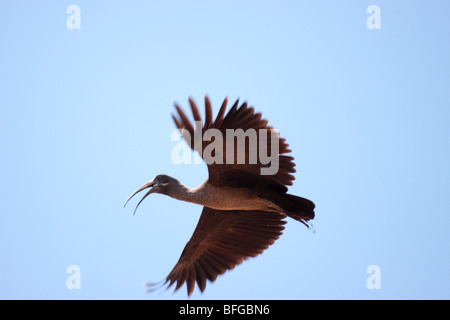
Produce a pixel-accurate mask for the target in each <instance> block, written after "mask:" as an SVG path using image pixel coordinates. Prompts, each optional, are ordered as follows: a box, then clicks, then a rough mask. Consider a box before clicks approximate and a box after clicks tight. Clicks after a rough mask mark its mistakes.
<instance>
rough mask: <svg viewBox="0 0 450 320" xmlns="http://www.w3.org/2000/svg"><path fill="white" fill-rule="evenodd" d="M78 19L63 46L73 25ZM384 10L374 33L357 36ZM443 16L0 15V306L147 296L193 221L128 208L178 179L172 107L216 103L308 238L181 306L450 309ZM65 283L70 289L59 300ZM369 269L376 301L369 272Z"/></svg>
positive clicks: (239, 5)
mask: <svg viewBox="0 0 450 320" xmlns="http://www.w3.org/2000/svg"><path fill="white" fill-rule="evenodd" d="M70 5H77V6H79V8H80V10H81V16H80V18H81V19H80V21H81V29H74V30H70V29H68V28H67V25H66V20H67V19H68V17H69V16H70V14H67V13H66V9H67V7H68V6H70ZM370 5H378V6H379V8H380V13H381V29H378V30H377V29H374V30H371V29H368V28H367V26H366V20H367V19H368V18H369V16H370V14H368V13H366V9H367V7H369V6H370ZM449 12H450V3H449V2H448V1H444V0H442V1H380V0H373V1H308V2H306V1H276V2H275V1H270V2H269V1H245V2H242V1H227V2H222V3H218V2H211V1H115V2H108V1H40V2H37V1H33V2H31V1H27V2H26V1H10V0H4V1H1V2H0V43H1V50H0V146H1V150H2V157H1V158H0V181H1V184H0V257H1V258H0V298H2V299H5V298H26V299H34V298H39V299H51V298H56V299H97V298H106V299H184V298H186V291H185V288H183V289H182V290H180V291H178V292H177V293H175V294H172V290H170V291H166V292H162V293H153V294H146V293H144V287H143V282H144V281H148V282H155V281H159V280H161V279H163V278H165V276H167V274H168V273H169V272H170V270H171V269H172V267H173V266H174V265H175V263H176V262H177V260H178V258H179V256H180V254H181V251H182V249H183V248H184V245H185V244H186V242H187V241H188V239H189V237H190V236H191V234H192V232H193V230H194V228H195V225H196V223H197V221H198V218H199V216H200V212H201V208H200V207H199V206H197V205H194V204H188V203H184V202H179V201H176V200H174V199H170V198H168V197H165V196H162V195H151V196H150V197H148V198H147V199H146V200H145V201H144V202H143V203H142V205H141V206H140V208H139V210H138V212H137V214H136V215H135V216H133V215H132V212H133V208H134V205H135V203H136V201H135V202H133V203H131V205H130V207H127V208H125V209H124V208H123V203H124V201H125V200H126V199H127V197H128V196H129V195H130V194H131V193H132V192H133V191H134V190H135V189H136V188H138V187H140V186H141V185H142V184H144V183H145V182H147V181H148V180H150V179H151V178H153V177H154V176H155V175H156V174H159V173H165V174H169V175H172V176H174V177H176V178H177V179H178V180H180V181H181V182H183V183H184V184H186V185H188V186H190V187H194V186H196V185H198V184H200V183H201V182H202V181H203V180H205V179H206V178H207V170H206V166H205V165H194V164H192V165H176V164H174V163H173V162H172V161H171V158H170V156H171V150H172V148H173V147H174V146H175V145H176V142H173V141H171V140H170V137H171V133H172V131H173V129H174V126H173V122H172V120H171V118H170V114H171V113H172V112H173V110H174V109H173V102H174V101H177V102H179V103H180V104H181V105H183V106H184V107H185V108H187V98H188V97H189V96H192V97H193V98H194V99H196V101H197V102H199V103H201V104H202V102H203V97H204V95H205V94H209V96H210V97H211V100H212V102H213V108H214V112H217V110H218V108H219V107H220V103H221V102H222V99H223V98H224V97H225V96H228V97H229V98H230V100H234V99H236V98H238V97H239V98H241V100H242V101H243V100H247V101H248V102H249V103H250V104H251V105H253V106H255V108H256V109H257V110H258V111H260V112H262V114H263V116H264V118H266V119H269V120H270V124H271V125H273V126H274V127H276V128H277V129H279V130H280V134H281V136H283V137H285V138H286V139H287V142H288V143H289V144H290V146H291V149H292V155H293V156H294V157H295V159H296V160H295V162H296V165H297V166H296V169H297V173H296V174H295V176H296V180H295V183H294V185H293V186H292V187H291V188H290V190H289V192H290V193H293V194H296V195H301V196H303V197H306V198H309V199H311V200H313V201H314V202H315V203H316V219H315V220H314V221H313V224H314V229H315V233H312V232H311V231H309V230H307V229H306V228H305V227H304V226H303V225H301V224H300V223H298V222H295V221H293V220H290V221H289V223H288V224H287V225H286V229H285V232H284V235H283V236H282V237H281V238H280V239H279V240H278V241H277V242H275V244H274V245H272V246H271V247H270V248H269V249H268V250H267V251H265V252H264V253H263V254H262V255H261V256H259V257H258V258H256V259H251V260H248V261H246V262H245V263H243V264H242V265H240V266H238V267H236V268H235V269H234V270H233V271H231V272H228V273H226V274H225V275H224V276H221V277H219V278H218V279H217V281H216V282H215V283H214V284H208V285H207V288H206V291H205V292H204V293H203V294H199V292H198V291H197V290H196V291H195V292H194V294H193V295H192V298H194V299H409V298H411V299H431V298H438V299H448V298H450V286H449V284H450V273H449V269H450V250H449V249H450V248H449V243H450V238H449V232H448V231H449V227H448V226H449V224H450V217H449V213H450V188H449V181H450V170H449V169H450V166H449V163H450V151H449V141H450V129H449V120H450V94H449V87H450V67H449V57H450V41H449V40H450V22H449V21H450V20H449V19H448V13H449ZM70 265H76V266H78V267H79V269H80V272H81V275H80V280H81V288H80V289H79V290H78V289H74V290H69V289H68V288H67V286H66V281H67V279H68V277H69V274H67V273H66V269H67V267H68V266H70ZM371 265H376V266H378V267H379V269H380V278H379V279H380V280H381V288H380V289H372V290H370V289H368V287H367V279H368V277H369V276H370V274H368V273H367V272H366V270H367V268H368V267H369V266H371Z"/></svg>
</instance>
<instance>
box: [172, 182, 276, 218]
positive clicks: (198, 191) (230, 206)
mask: <svg viewBox="0 0 450 320" xmlns="http://www.w3.org/2000/svg"><path fill="white" fill-rule="evenodd" d="M175 184H176V187H175V188H173V189H171V191H169V192H168V193H167V195H168V196H170V197H172V198H174V199H177V200H182V201H186V202H191V203H196V204H199V205H202V206H205V207H208V208H211V209H217V210H262V211H275V212H280V210H281V209H280V208H279V207H278V206H277V205H275V204H273V203H270V201H267V200H264V199H262V198H260V197H259V196H258V189H248V188H234V187H220V188H219V187H215V186H213V185H212V184H210V183H208V180H206V181H204V182H203V183H202V184H200V185H199V186H197V187H196V188H189V187H186V186H185V185H183V184H182V183H180V182H179V181H176V182H175Z"/></svg>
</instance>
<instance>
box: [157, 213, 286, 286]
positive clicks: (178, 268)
mask: <svg viewBox="0 0 450 320" xmlns="http://www.w3.org/2000/svg"><path fill="white" fill-rule="evenodd" d="M283 218H284V216H283V215H281V214H279V213H273V212H263V211H221V210H215V209H211V208H208V207H203V212H202V215H201V216H200V220H199V221H198V224H197V228H196V229H195V231H194V234H193V235H192V237H191V239H190V240H189V242H188V243H187V244H186V247H185V248H184V250H183V253H182V254H181V257H180V259H179V260H178V262H177V264H176V265H175V267H174V268H173V270H172V271H171V272H170V274H169V275H168V276H167V278H166V282H165V283H166V284H167V283H168V287H170V286H172V285H173V284H174V283H175V282H176V283H177V285H176V288H175V290H178V289H179V288H180V287H181V286H182V285H183V284H184V283H186V285H187V292H188V295H190V294H191V293H192V291H193V290H194V286H195V282H197V284H198V287H199V288H200V291H202V292H203V290H205V286H206V280H209V281H211V282H213V281H215V280H216V278H217V276H218V275H221V274H223V273H224V272H225V271H227V270H230V269H233V268H234V266H235V265H238V264H240V263H242V262H243V261H244V260H245V259H246V258H248V257H256V256H257V255H259V254H260V253H262V252H263V251H264V250H265V249H267V248H268V247H269V246H270V245H271V244H272V243H273V242H274V241H275V240H276V239H278V237H279V236H280V235H281V233H282V230H283V229H284V226H283V225H284V224H285V223H286V221H284V220H283Z"/></svg>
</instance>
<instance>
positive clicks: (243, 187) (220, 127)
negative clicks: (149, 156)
mask: <svg viewBox="0 0 450 320" xmlns="http://www.w3.org/2000/svg"><path fill="white" fill-rule="evenodd" d="M227 102H228V99H227V98H225V100H224V101H223V103H222V106H221V108H220V110H219V112H218V115H217V117H216V119H215V120H214V121H213V118H212V107H211V102H210V100H209V98H208V96H206V97H205V120H204V121H203V120H202V118H201V116H200V112H199V110H198V108H197V105H196V103H195V102H194V101H193V100H192V99H191V98H189V104H190V106H191V110H192V114H193V117H194V121H196V122H197V123H199V122H198V121H201V125H200V126H196V125H195V124H193V123H192V122H191V121H190V120H189V119H188V117H187V116H186V114H185V113H184V112H183V110H182V109H181V108H180V107H179V106H178V105H177V104H175V108H176V111H177V113H178V115H177V116H175V115H173V116H172V118H173V120H174V122H175V125H176V127H177V128H178V129H179V130H180V132H181V133H182V134H183V130H186V131H184V134H183V137H184V139H185V141H186V143H187V144H188V145H189V146H190V147H191V148H192V149H194V148H195V147H197V150H196V151H199V152H201V155H204V152H205V150H206V151H208V146H210V145H211V143H213V142H215V140H214V139H211V141H209V140H208V139H205V140H206V141H205V140H203V139H200V140H195V137H196V136H197V137H198V136H199V135H198V134H199V133H200V132H201V137H203V134H204V133H205V132H207V130H208V129H215V130H217V131H216V132H220V133H221V134H222V136H223V137H225V136H226V133H227V129H235V130H236V129H243V131H246V130H249V129H255V130H256V132H257V135H256V140H257V144H256V146H257V147H256V150H255V149H252V150H250V149H249V148H250V147H249V144H250V143H246V144H245V146H244V148H245V150H244V152H245V161H244V163H242V159H241V163H240V162H239V159H238V154H239V152H242V149H240V150H238V148H237V146H233V144H232V145H231V147H233V148H234V149H233V150H234V159H233V160H234V161H227V159H226V154H227V150H228V151H229V150H232V149H228V148H229V147H230V146H229V145H227V144H230V143H231V142H230V141H227V140H225V142H224V144H223V145H222V146H221V147H220V148H215V149H214V151H213V152H212V153H211V155H212V156H215V157H217V158H216V159H222V161H216V162H215V163H208V160H207V161H206V162H207V166H208V173H209V178H208V180H206V181H205V182H203V183H202V184H201V185H199V186H198V187H196V188H193V189H191V188H188V187H186V186H184V185H183V184H181V183H180V182H179V181H178V180H176V179H174V178H172V177H169V176H167V175H158V176H156V177H155V178H154V179H153V180H151V181H150V182H148V183H146V184H145V185H143V186H142V187H141V188H139V189H138V190H137V191H136V192H135V193H133V194H132V195H131V196H130V197H129V198H128V200H130V199H131V198H132V197H133V196H134V195H135V194H136V193H138V192H141V191H142V190H144V189H147V188H151V189H150V191H148V192H147V194H145V196H144V197H143V198H142V199H141V200H140V201H139V203H138V205H137V206H136V209H137V207H138V206H139V204H140V203H141V202H142V201H143V200H144V199H145V198H146V197H147V196H148V195H149V194H151V193H161V194H165V195H168V196H170V197H172V198H175V199H178V200H183V201H187V202H192V203H197V204H200V205H203V211H202V214H201V216H200V220H199V221H198V224H197V227H196V229H195V231H194V233H193V235H192V237H191V239H190V240H189V241H188V243H187V244H186V247H185V248H184V250H183V252H182V254H181V257H180V259H179V260H178V262H177V264H176V265H175V267H174V268H173V270H172V271H171V272H170V273H169V275H168V276H167V277H166V281H165V283H166V284H168V286H169V287H170V286H172V285H173V284H174V283H175V282H176V287H175V290H178V289H179V288H180V287H181V286H182V285H183V284H184V283H186V285H187V292H188V295H190V294H191V293H192V292H193V290H194V287H195V283H196V282H197V285H198V287H199V289H200V291H202V292H203V291H204V290H205V287H206V280H209V281H210V282H213V281H215V280H216V278H217V276H218V275H221V274H223V273H224V272H225V271H227V270H230V269H233V268H234V267H235V266H236V265H238V264H240V263H242V261H244V260H245V259H247V258H249V257H256V256H257V255H258V254H260V253H262V252H263V251H264V250H265V249H267V248H268V247H269V246H270V245H271V244H272V243H273V242H274V241H275V240H276V239H278V237H279V236H280V235H281V233H282V230H283V229H284V224H285V223H286V221H284V220H283V219H284V218H285V217H286V216H289V217H291V218H293V219H295V220H297V221H300V222H302V223H304V224H305V225H306V222H307V221H308V220H310V219H313V218H314V203H313V202H311V201H310V200H307V199H304V198H301V197H297V196H294V195H290V194H287V187H286V186H289V185H292V181H293V180H294V176H293V175H292V173H294V172H295V169H294V166H295V164H294V162H293V160H294V158H293V157H291V156H287V155H286V154H287V153H289V152H290V151H291V150H289V148H288V144H287V143H286V140H285V139H282V138H280V137H279V135H278V133H277V132H276V131H274V130H273V128H272V127H270V126H268V122H267V121H266V120H264V119H262V118H261V114H260V113H255V111H254V109H253V108H252V107H248V105H247V103H246V102H244V103H243V104H242V105H241V106H240V107H238V103H239V101H236V102H235V103H234V104H233V106H232V107H231V109H230V111H228V113H227V115H226V116H225V110H226V107H227ZM259 129H266V132H267V137H268V139H267V143H264V140H261V133H260V132H262V131H260V130H259ZM196 130H197V131H196ZM186 132H188V133H189V134H186ZM272 135H274V136H273V137H274V139H275V138H276V139H278V152H277V150H271V144H270V141H271V138H272ZM261 141H262V142H261ZM236 145H237V144H236ZM211 146H212V145H211ZM211 146H210V147H211ZM262 149H264V150H263V151H264V152H266V154H267V155H269V154H272V151H273V152H276V153H277V155H278V157H277V158H278V161H279V162H278V171H277V172H276V173H275V174H272V175H262V174H261V168H267V167H269V166H270V164H268V163H263V162H264V161H261V159H260V158H259V157H258V158H257V159H256V161H255V160H251V159H252V157H251V153H252V152H255V151H256V152H257V154H259V153H258V152H260V151H261V150H262ZM194 150H195V149H194ZM210 151H211V150H210ZM216 153H217V154H216ZM204 159H205V158H204ZM228 160H229V159H228ZM128 200H127V202H128ZM125 204H126V203H125ZM135 211H136V210H135Z"/></svg>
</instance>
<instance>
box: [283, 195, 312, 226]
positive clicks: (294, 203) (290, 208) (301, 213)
mask: <svg viewBox="0 0 450 320" xmlns="http://www.w3.org/2000/svg"><path fill="white" fill-rule="evenodd" d="M285 197H286V201H284V203H283V205H282V206H281V207H282V208H283V209H285V210H286V212H285V214H286V215H288V216H289V217H291V218H292V219H295V220H297V221H300V222H301V223H303V224H304V225H306V226H307V227H309V226H308V225H307V224H306V222H307V221H309V220H312V219H314V216H315V214H314V208H315V205H314V203H313V202H312V201H311V200H308V199H305V198H302V197H297V196H294V195H292V194H287V193H286V194H285Z"/></svg>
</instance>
